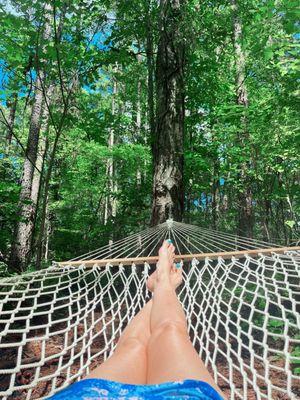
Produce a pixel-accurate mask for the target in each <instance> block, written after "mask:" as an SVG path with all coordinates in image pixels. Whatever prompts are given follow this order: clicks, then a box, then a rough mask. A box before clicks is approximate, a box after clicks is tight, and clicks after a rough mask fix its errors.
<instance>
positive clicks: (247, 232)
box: [231, 0, 254, 237]
mask: <svg viewBox="0 0 300 400" xmlns="http://www.w3.org/2000/svg"><path fill="white" fill-rule="evenodd" d="M231 4H232V14H233V44H234V51H235V66H236V99H237V104H238V105H240V106H243V107H244V109H245V110H246V109H247V107H248V92H247V87H246V83H245V77H246V74H245V54H244V51H243V48H242V22H241V20H240V17H239V8H238V3H237V0H231ZM240 123H241V129H240V130H239V132H238V141H239V144H240V147H241V149H245V144H246V143H247V142H248V141H249V132H248V126H247V125H248V122H247V118H246V116H245V115H244V116H242V118H241V121H240ZM249 164H250V163H249V161H248V162H246V161H243V162H242V163H241V165H240V168H239V169H240V171H239V185H240V187H241V189H240V190H238V196H237V197H238V234H239V235H242V236H247V237H252V236H253V224H254V220H253V206H252V199H253V196H252V190H251V185H250V182H249V179H248V178H247V170H248V168H249Z"/></svg>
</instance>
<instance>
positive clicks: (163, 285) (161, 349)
mask: <svg viewBox="0 0 300 400" xmlns="http://www.w3.org/2000/svg"><path fill="white" fill-rule="evenodd" d="M172 252H173V253H174V246H173V245H170V244H168V243H167V242H164V244H163V246H162V248H161V250H160V258H159V262H158V268H157V279H156V282H155V283H154V291H153V305H152V310H151V316H150V329H151V337H150V340H149V344H148V373H147V383H149V384H152V383H162V382H172V381H177V380H183V379H196V380H201V381H205V382H207V383H209V384H210V385H211V386H213V387H214V388H216V390H218V391H219V393H220V394H222V393H221V391H220V389H219V388H218V387H217V386H216V384H215V383H214V381H213V379H212V377H211V376H210V374H209V372H208V371H207V369H206V368H205V366H204V364H203V362H202V360H201V359H200V357H199V355H198V354H197V352H196V351H195V349H194V347H193V345H192V343H191V341H190V339H189V336H188V331H187V324H186V318H185V314H184V311H183V309H182V307H181V304H180V302H179V301H178V299H177V296H176V293H175V290H174V286H172V285H171V282H170V271H171V269H172V268H171V264H170V263H169V262H168V258H170V257H172V255H171V254H172ZM176 273H178V276H179V280H180V281H181V279H182V278H181V270H177V272H176Z"/></svg>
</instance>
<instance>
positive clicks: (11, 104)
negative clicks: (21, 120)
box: [6, 93, 18, 150]
mask: <svg viewBox="0 0 300 400" xmlns="http://www.w3.org/2000/svg"><path fill="white" fill-rule="evenodd" d="M17 104H18V93H13V95H12V97H11V99H10V100H9V101H8V102H7V105H8V108H9V114H8V118H7V123H8V125H9V128H8V129H7V134H6V148H7V150H8V149H9V147H10V145H11V140H12V132H13V129H14V124H15V117H16V111H17Z"/></svg>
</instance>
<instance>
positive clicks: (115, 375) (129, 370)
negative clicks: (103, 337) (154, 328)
mask: <svg viewBox="0 0 300 400" xmlns="http://www.w3.org/2000/svg"><path fill="white" fill-rule="evenodd" d="M151 307H152V300H150V301H149V302H148V303H147V304H146V305H145V307H144V308H143V309H142V310H141V311H140V312H139V313H138V314H137V315H136V316H135V317H134V318H133V320H132V321H131V322H130V323H129V324H128V326H127V327H126V329H125V330H124V332H123V333H122V335H121V337H120V339H119V342H118V344H117V347H116V350H115V352H114V353H113V355H112V356H111V357H110V358H109V359H108V360H106V361H105V362H104V363H103V364H101V365H100V366H99V367H97V368H95V369H94V370H93V371H92V372H91V373H90V374H89V375H88V376H86V378H101V379H108V380H112V381H118V382H123V383H131V384H145V383H146V378H147V344H148V340H149V337H150V312H151Z"/></svg>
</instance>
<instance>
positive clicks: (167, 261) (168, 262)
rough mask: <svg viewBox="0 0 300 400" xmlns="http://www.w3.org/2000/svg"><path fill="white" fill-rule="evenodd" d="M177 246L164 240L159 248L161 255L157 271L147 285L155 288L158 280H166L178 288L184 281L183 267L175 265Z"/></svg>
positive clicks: (150, 288) (149, 287)
mask: <svg viewBox="0 0 300 400" xmlns="http://www.w3.org/2000/svg"><path fill="white" fill-rule="evenodd" d="M174 258H175V247H174V246H173V244H171V243H169V242H167V241H164V243H163V245H162V246H161V248H160V249H159V257H158V263H157V268H156V271H154V272H153V273H152V274H151V276H150V277H149V278H148V281H147V287H148V289H149V290H150V291H153V290H154V287H155V284H156V282H157V281H158V280H164V281H166V282H168V283H171V285H172V286H173V287H174V289H176V288H177V287H178V286H179V285H180V283H181V282H182V269H181V268H176V267H174Z"/></svg>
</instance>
